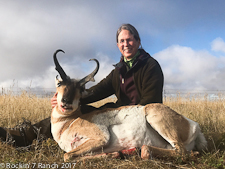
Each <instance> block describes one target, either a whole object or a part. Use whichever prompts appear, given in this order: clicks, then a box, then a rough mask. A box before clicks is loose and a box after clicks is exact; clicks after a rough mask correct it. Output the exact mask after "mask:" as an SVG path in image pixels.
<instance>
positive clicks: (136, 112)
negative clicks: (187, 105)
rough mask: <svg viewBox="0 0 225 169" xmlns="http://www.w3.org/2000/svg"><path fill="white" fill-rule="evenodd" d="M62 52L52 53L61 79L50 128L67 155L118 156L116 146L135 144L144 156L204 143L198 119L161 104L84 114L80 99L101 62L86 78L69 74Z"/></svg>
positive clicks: (200, 146)
mask: <svg viewBox="0 0 225 169" xmlns="http://www.w3.org/2000/svg"><path fill="white" fill-rule="evenodd" d="M58 52H63V51H62V50H57V51H56V52H55V53H54V55H53V58H54V62H55V65H56V70H57V71H58V72H59V74H60V76H61V79H60V80H59V79H58V78H56V88H57V92H58V95H57V106H56V107H55V108H54V109H53V111H52V115H51V126H52V127H51V132H52V135H53V137H54V139H55V141H56V142H57V143H58V144H59V146H60V147H61V149H63V150H64V151H66V153H65V154H64V160H65V161H67V160H71V159H76V160H77V159H85V157H81V155H85V154H87V153H89V152H93V153H95V154H98V156H114V155H115V154H116V152H119V151H121V150H128V149H132V148H135V147H142V148H141V151H142V152H141V153H142V154H141V156H142V158H143V159H146V158H149V156H150V155H153V156H154V155H156V156H165V155H169V156H174V155H177V154H185V153H188V152H189V151H191V150H202V149H203V148H204V147H205V146H206V144H207V142H206V140H205V137H204V135H203V133H202V132H201V130H200V127H199V125H198V123H196V122H194V121H192V120H190V119H188V118H186V117H184V116H182V115H180V114H178V113H176V112H175V111H173V110H172V109H170V108H169V107H167V106H165V105H163V104H159V103H155V104H148V105H146V106H141V105H135V106H124V107H119V108H107V109H103V110H96V111H94V112H91V113H88V114H82V113H81V111H80V105H79V100H80V98H82V97H85V95H84V93H85V89H84V85H85V84H86V83H87V82H88V81H91V80H92V81H94V76H95V74H96V73H97V71H98V68H99V63H98V61H97V60H95V59H94V61H96V63H97V67H96V68H95V70H94V71H93V72H92V73H91V74H90V75H88V76H86V77H85V78H83V79H81V80H79V81H78V80H75V79H70V78H69V77H68V76H67V75H66V73H65V72H64V70H63V69H62V67H61V66H60V65H59V63H58V60H57V58H56V55H57V53H58ZM86 94H88V93H86ZM114 152H115V153H114ZM99 154H100V155H99ZM96 156H97V155H96ZM86 157H87V156H86ZM89 157H91V156H89ZM92 157H93V156H92ZM87 158H88V157H87Z"/></svg>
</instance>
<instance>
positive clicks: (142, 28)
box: [0, 0, 225, 92]
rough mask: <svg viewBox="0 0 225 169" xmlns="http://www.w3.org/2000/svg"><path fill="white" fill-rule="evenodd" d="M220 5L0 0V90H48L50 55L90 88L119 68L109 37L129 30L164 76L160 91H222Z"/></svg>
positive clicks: (183, 0)
mask: <svg viewBox="0 0 225 169" xmlns="http://www.w3.org/2000/svg"><path fill="white" fill-rule="evenodd" d="M224 6H225V1H224V0H216V1H215V0H198V1H196V0H172V1H168V0H138V1H137V0H122V1H121V0H113V1H105V0H85V1H81V0H77V1H74V0H65V1H62V0H48V1H44V0H39V1H34V0H19V1H15V0H7V1H5V0H0V59H1V62H0V63H1V67H0V72H1V76H0V87H1V88H5V89H8V88H14V87H16V88H20V89H24V88H25V89H26V88H45V89H49V90H52V91H55V80H54V79H55V76H56V75H57V74H58V73H57V71H56V70H55V66H54V63H53V57H52V56H53V53H54V52H55V51H56V50H57V49H63V50H64V51H65V54H63V53H59V54H58V60H59V62H60V64H61V65H62V67H63V68H64V70H65V72H66V73H67V75H69V76H70V77H71V78H76V79H80V78H83V77H84V76H86V75H87V74H89V73H90V72H92V70H94V68H95V66H96V64H95V63H94V62H89V59H91V58H96V59H98V60H99V62H100V70H99V72H98V74H97V75H96V76H95V80H96V82H94V83H93V82H89V83H88V84H87V88H88V87H90V86H92V85H94V84H96V83H98V82H100V81H101V79H103V78H105V77H106V76H107V75H108V74H109V73H110V71H111V70H113V69H114V67H113V65H114V64H116V63H117V62H119V60H120V56H121V54H120V52H119V49H118V48H117V44H116V31H117V29H118V28H119V27H120V25H121V24H123V23H130V24H132V25H133V26H135V27H136V29H137V30H138V32H139V34H140V37H141V44H142V47H143V48H144V49H145V50H146V51H147V52H148V53H149V54H150V55H151V56H152V57H153V58H155V59H156V60H157V61H158V62H159V64H160V65H161V67H162V70H163V73H164V80H165V82H164V90H166V91H203V92H204V91H218V90H219V91H223V90H225V66H224V65H225V22H224V20H225V10H224Z"/></svg>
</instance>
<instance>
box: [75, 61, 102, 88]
mask: <svg viewBox="0 0 225 169" xmlns="http://www.w3.org/2000/svg"><path fill="white" fill-rule="evenodd" d="M91 60H94V61H95V62H96V63H97V66H96V68H95V70H94V71H93V72H92V73H91V74H89V75H87V76H86V77H84V78H83V79H81V80H80V81H79V83H80V86H83V85H85V84H86V83H87V82H89V81H92V82H94V81H95V79H94V76H95V75H96V73H97V72H98V69H99V62H98V60H97V59H90V60H89V61H91Z"/></svg>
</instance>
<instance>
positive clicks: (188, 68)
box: [153, 45, 225, 91]
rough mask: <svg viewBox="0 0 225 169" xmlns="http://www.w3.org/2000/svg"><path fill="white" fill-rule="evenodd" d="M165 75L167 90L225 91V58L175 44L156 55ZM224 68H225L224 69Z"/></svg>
mask: <svg viewBox="0 0 225 169" xmlns="http://www.w3.org/2000/svg"><path fill="white" fill-rule="evenodd" d="M153 57H154V58H156V59H157V60H158V61H159V63H160V64H161V67H162V69H163V72H164V76H165V77H164V78H165V89H174V90H177V91H181V90H189V91H194V90H224V89H225V88H224V86H225V81H224V79H223V78H222V77H225V72H224V69H225V66H224V65H225V57H215V56H213V55H211V54H210V53H209V52H208V51H205V50H202V51H195V50H193V49H191V48H189V47H184V46H179V45H174V46H170V47H168V48H167V49H164V50H162V51H160V52H158V53H156V54H155V55H153ZM221 65H223V66H221Z"/></svg>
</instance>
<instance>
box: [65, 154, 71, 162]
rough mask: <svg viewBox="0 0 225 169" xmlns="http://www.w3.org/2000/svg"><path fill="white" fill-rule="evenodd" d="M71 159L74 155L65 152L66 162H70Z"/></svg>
mask: <svg viewBox="0 0 225 169" xmlns="http://www.w3.org/2000/svg"><path fill="white" fill-rule="evenodd" d="M71 159H72V156H71V155H69V154H68V153H65V154H64V162H68V161H69V160H71Z"/></svg>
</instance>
